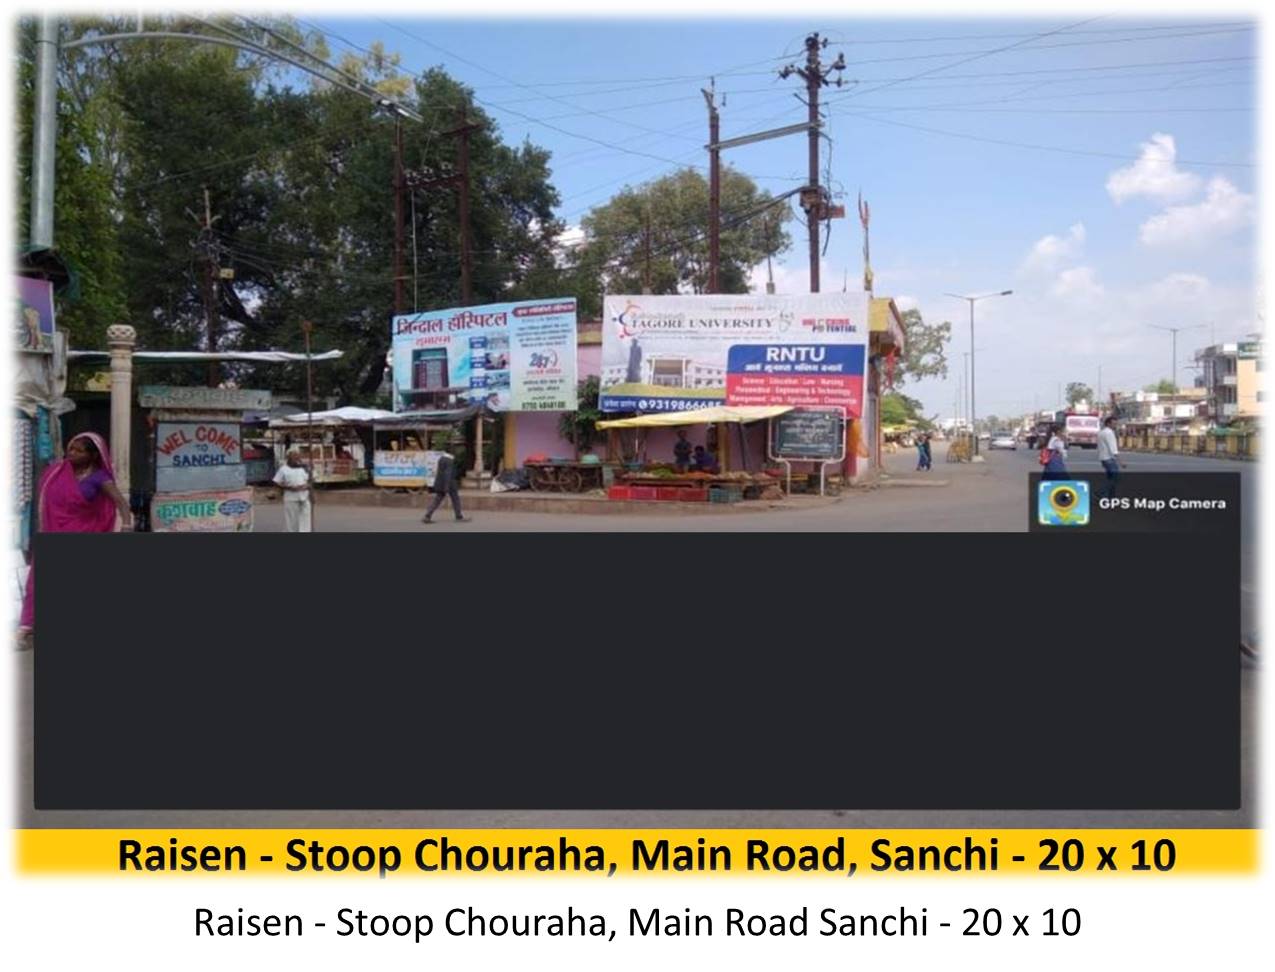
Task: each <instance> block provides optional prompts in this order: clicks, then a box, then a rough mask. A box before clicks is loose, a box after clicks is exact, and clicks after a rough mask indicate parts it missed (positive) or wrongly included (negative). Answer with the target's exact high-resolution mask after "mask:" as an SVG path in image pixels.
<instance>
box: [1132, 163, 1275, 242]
mask: <svg viewBox="0 0 1275 972" xmlns="http://www.w3.org/2000/svg"><path fill="white" fill-rule="evenodd" d="M1254 211H1255V207H1254V204H1253V197H1252V196H1250V195H1249V194H1248V193H1245V192H1240V191H1239V189H1237V188H1235V186H1234V185H1233V184H1232V183H1231V181H1230V180H1229V179H1227V178H1226V177H1224V176H1215V177H1214V178H1212V179H1210V180H1209V185H1208V191H1207V192H1206V193H1205V196H1204V199H1203V200H1202V201H1200V202H1198V203H1193V204H1190V205H1183V206H1170V207H1169V208H1168V209H1166V210H1165V211H1164V212H1162V213H1160V214H1158V215H1156V216H1152V217H1151V218H1150V219H1149V220H1147V221H1146V222H1145V223H1143V224H1142V228H1141V229H1140V230H1139V232H1138V237H1139V239H1141V240H1142V242H1143V243H1145V244H1146V245H1148V246H1178V245H1182V244H1201V243H1207V242H1210V241H1212V240H1215V239H1217V238H1219V237H1222V236H1226V235H1228V234H1230V233H1234V232H1235V231H1236V230H1240V229H1243V228H1244V227H1245V226H1247V225H1248V224H1249V223H1251V222H1252V221H1253V217H1254Z"/></svg>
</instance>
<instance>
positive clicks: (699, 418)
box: [597, 405, 792, 429]
mask: <svg viewBox="0 0 1275 972" xmlns="http://www.w3.org/2000/svg"><path fill="white" fill-rule="evenodd" d="M791 411H792V408H791V407H790V406H788V405H736V406H734V407H732V406H729V405H718V406H715V407H714V408H695V409H692V410H691V411H689V412H661V413H659V414H657V415H639V416H637V417H636V418H626V419H611V420H609V421H604V422H598V423H597V426H598V428H600V429H641V428H650V427H657V426H663V427H665V428H667V427H668V426H670V425H711V424H713V423H715V422H758V421H761V420H762V419H768V418H774V417H775V416H776V415H783V414H784V412H791Z"/></svg>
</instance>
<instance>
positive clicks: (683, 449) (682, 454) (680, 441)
mask: <svg viewBox="0 0 1275 972" xmlns="http://www.w3.org/2000/svg"><path fill="white" fill-rule="evenodd" d="M691 452H692V449H691V442H690V440H689V439H688V438H686V430H685V429H678V430H677V441H676V442H674V443H673V464H674V465H675V466H677V471H678V472H686V470H687V469H689V468H690V465H691Z"/></svg>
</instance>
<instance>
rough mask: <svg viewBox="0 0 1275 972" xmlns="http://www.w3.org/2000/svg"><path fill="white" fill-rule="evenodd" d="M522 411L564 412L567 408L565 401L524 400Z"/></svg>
mask: <svg viewBox="0 0 1275 972" xmlns="http://www.w3.org/2000/svg"><path fill="white" fill-rule="evenodd" d="M522 410H523V411H524V412H565V411H566V410H567V403H566V402H524V403H523V406H522Z"/></svg>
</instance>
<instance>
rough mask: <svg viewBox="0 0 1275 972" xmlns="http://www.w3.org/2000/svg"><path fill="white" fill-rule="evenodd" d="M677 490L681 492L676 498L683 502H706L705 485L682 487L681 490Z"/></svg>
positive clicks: (706, 490) (706, 491)
mask: <svg viewBox="0 0 1275 972" xmlns="http://www.w3.org/2000/svg"><path fill="white" fill-rule="evenodd" d="M679 492H680V493H681V495H680V496H678V499H679V500H681V501H682V502H683V503H707V502H708V487H706V486H697V487H695V488H694V489H683V490H679Z"/></svg>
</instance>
